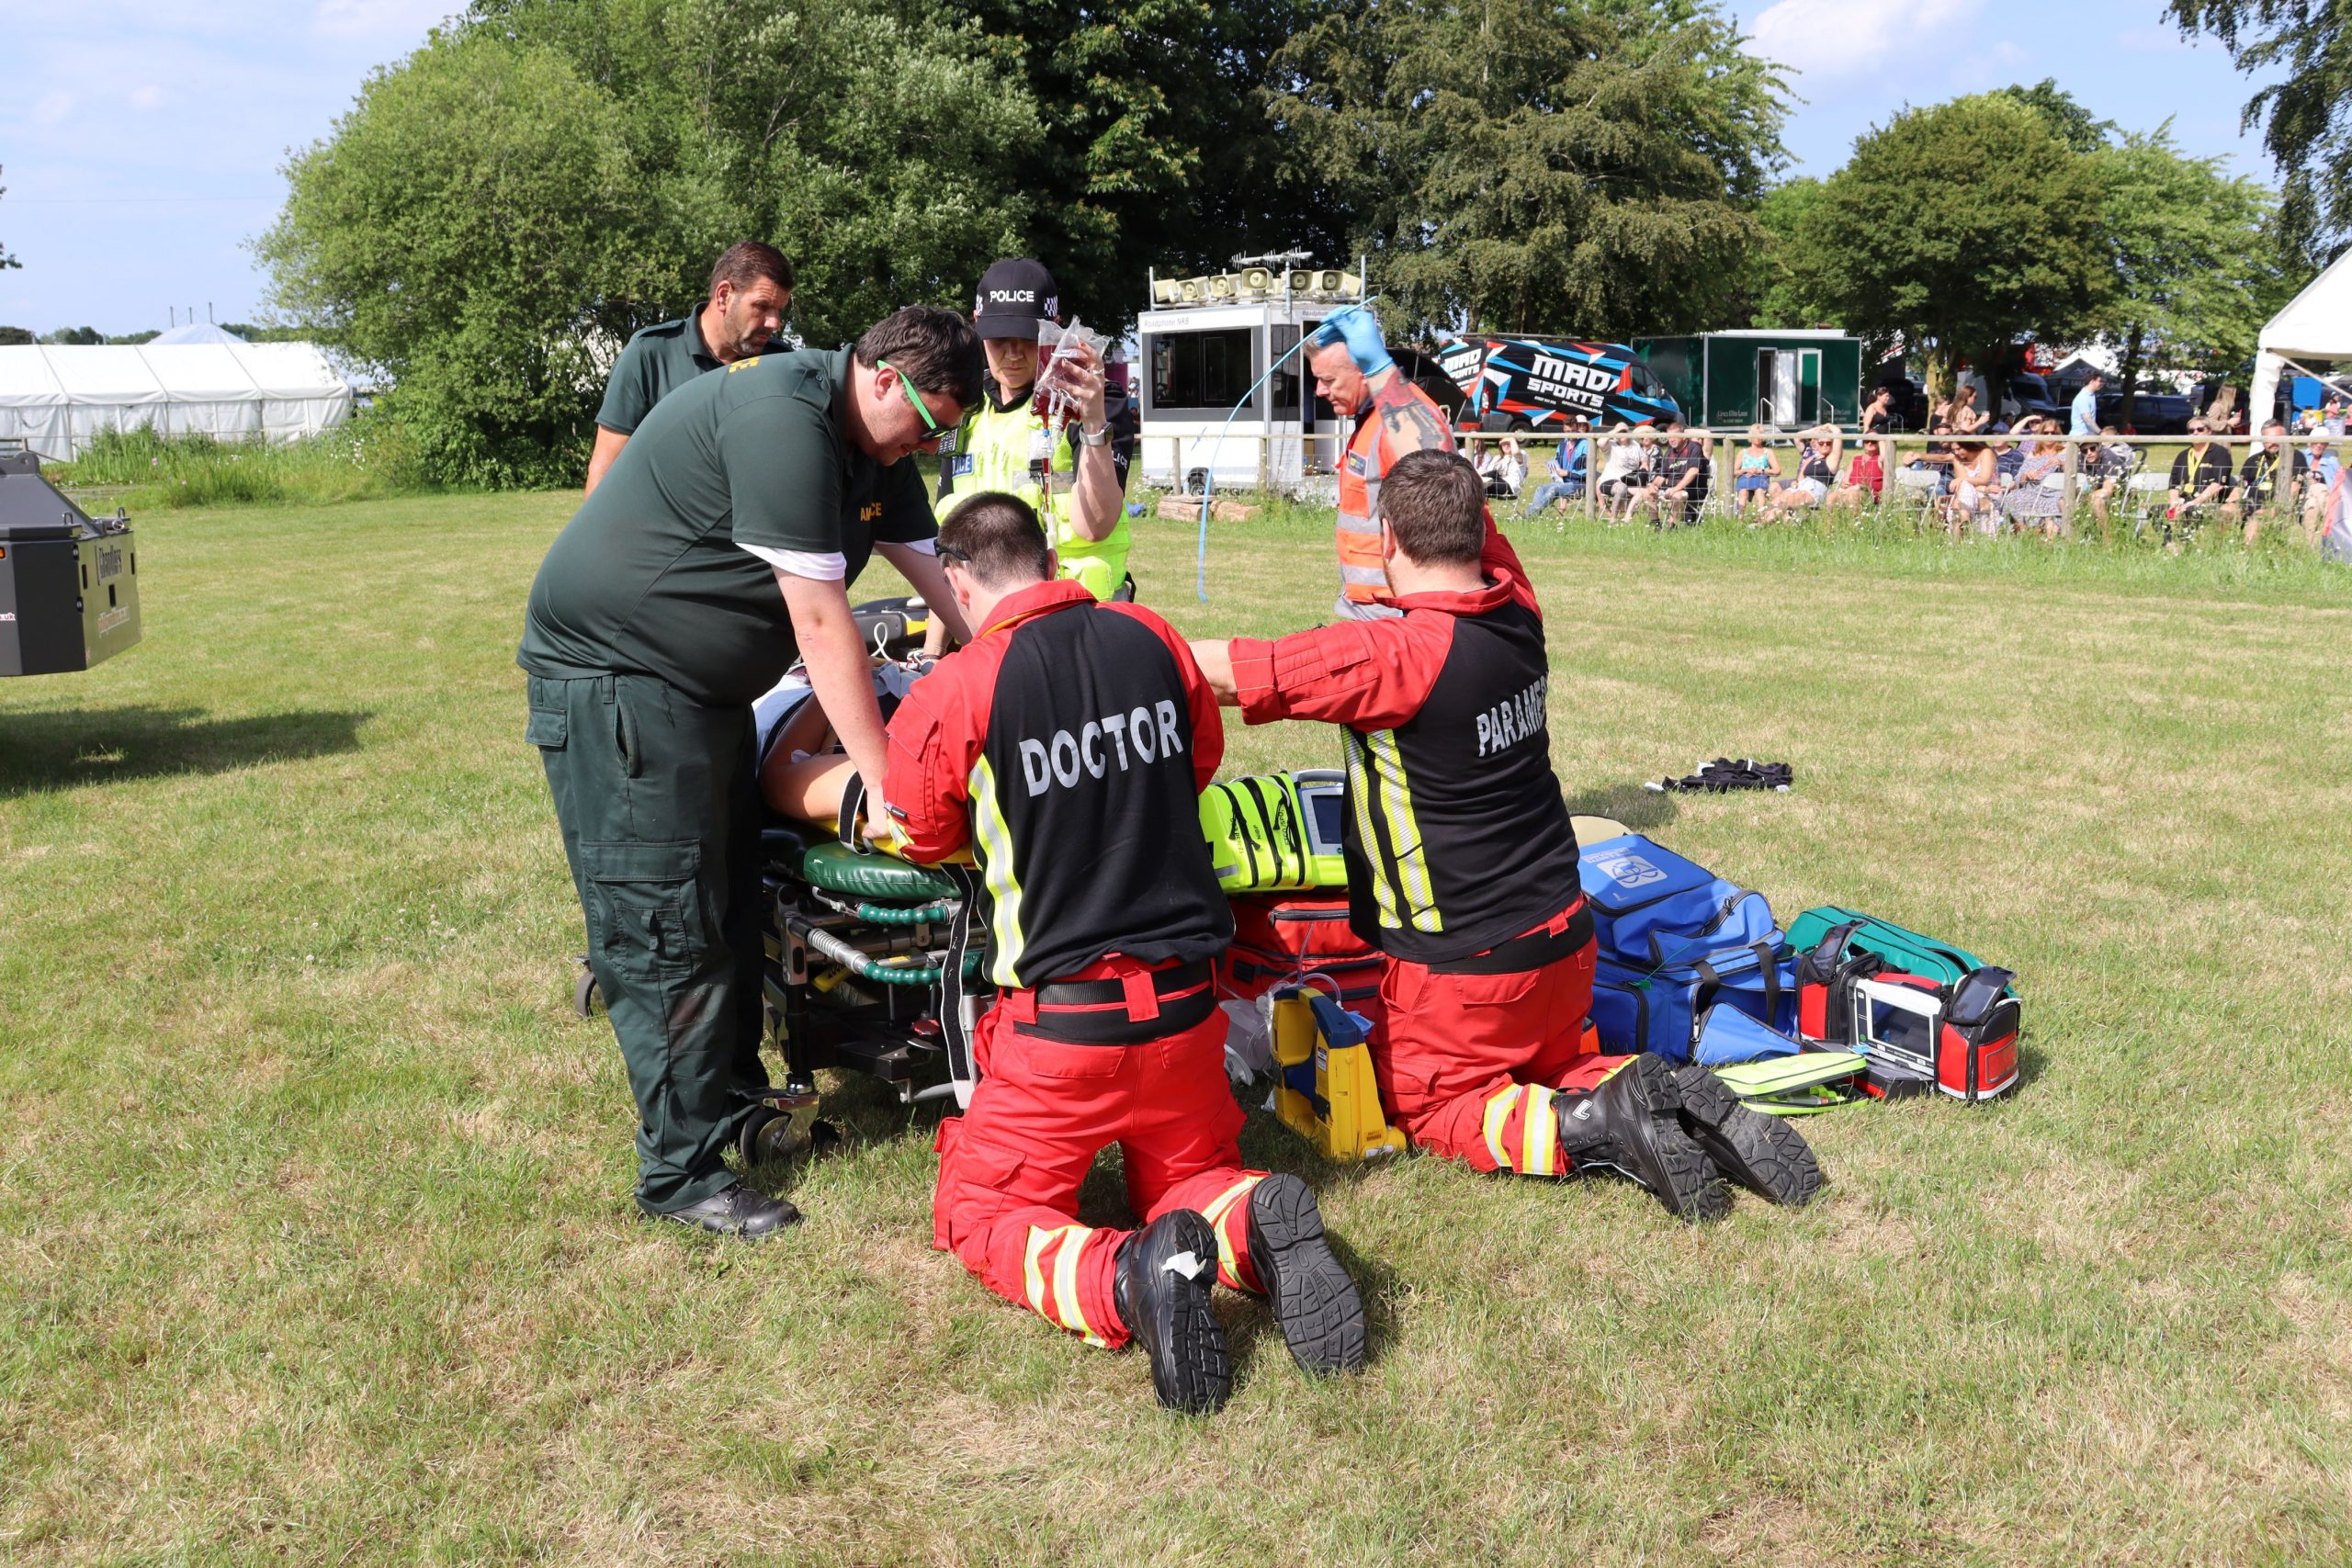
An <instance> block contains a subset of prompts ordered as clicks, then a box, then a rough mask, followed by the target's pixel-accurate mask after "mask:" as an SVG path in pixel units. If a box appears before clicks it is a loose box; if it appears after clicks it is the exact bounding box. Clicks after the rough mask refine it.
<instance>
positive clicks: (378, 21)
mask: <svg viewBox="0 0 2352 1568" xmlns="http://www.w3.org/2000/svg"><path fill="white" fill-rule="evenodd" d="M462 9H464V6H462V5H460V4H458V3H457V0H319V9H318V14H317V16H316V17H313V18H312V20H311V30H312V31H314V32H317V33H319V34H321V35H322V36H324V37H327V38H375V37H383V36H391V37H399V38H409V39H415V40H416V41H417V42H419V43H422V42H423V41H424V32H425V29H426V28H435V27H438V26H440V25H441V24H442V23H443V22H445V21H447V20H448V19H449V17H452V16H455V15H456V14H457V13H458V11H460V10H462Z"/></svg>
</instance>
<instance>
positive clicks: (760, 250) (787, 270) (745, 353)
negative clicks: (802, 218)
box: [585, 240, 792, 495]
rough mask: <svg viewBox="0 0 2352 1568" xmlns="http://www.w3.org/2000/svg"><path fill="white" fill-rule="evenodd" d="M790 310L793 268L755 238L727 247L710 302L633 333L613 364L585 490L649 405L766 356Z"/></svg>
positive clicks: (591, 489) (713, 274)
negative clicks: (723, 369) (710, 373)
mask: <svg viewBox="0 0 2352 1568" xmlns="http://www.w3.org/2000/svg"><path fill="white" fill-rule="evenodd" d="M791 313H792V264H791V263H790V262H788V261H786V260H785V258H784V253H783V252H782V251H779V250H777V249H776V248H775V246H774V245H768V244H763V243H760V242H759V241H757V240H743V241H740V242H738V243H735V244H732V245H729V247H728V248H727V251H726V254H723V255H721V256H720V257H719V258H718V263H717V265H714V266H712V268H711V269H710V297H709V298H708V299H705V300H704V301H703V302H702V303H701V304H699V305H697V306H695V308H694V310H692V311H690V312H689V313H688V314H686V315H684V316H682V317H680V318H679V319H678V320H676V321H662V322H659V323H657V324H656V325H653V326H650V327H648V328H646V329H645V330H644V331H643V332H640V333H638V334H637V335H636V336H635V337H633V338H631V339H629V340H628V347H627V348H624V349H622V350H621V356H620V358H619V359H618V360H616V361H615V362H614V365H613V374H612V378H611V379H610V380H609V381H607V382H606V383H605V402H604V406H603V407H602V408H599V409H598V410H597V411H596V446H595V450H594V451H593V452H591V453H590V454H589V455H588V489H587V491H586V492H585V493H587V494H590V495H594V493H595V492H596V485H597V482H598V481H599V480H601V479H603V478H604V477H605V469H607V468H611V467H612V466H613V459H614V458H616V457H619V456H620V454H621V448H622V447H623V446H627V445H628V438H629V437H630V436H631V435H633V434H636V432H637V427H638V426H639V425H640V424H643V423H645V416H646V414H647V413H648V412H650V410H651V409H652V407H653V405H654V404H655V403H658V402H660V401H661V400H662V399H663V398H665V397H667V396H668V395H669V394H670V393H672V392H673V391H675V390H676V389H678V388H680V387H682V386H684V384H685V383H686V382H688V381H691V380H693V379H694V378H695V377H697V376H699V375H701V374H702V373H703V372H704V371H706V370H716V369H718V367H720V366H722V365H732V364H734V363H735V362H736V361H737V360H739V359H748V358H750V357H751V356H752V355H756V354H763V353H765V352H766V350H767V346H768V343H769V340H771V339H772V338H774V337H775V334H776V333H779V332H782V331H783V330H784V319H785V318H786V316H788V315H790V314H791Z"/></svg>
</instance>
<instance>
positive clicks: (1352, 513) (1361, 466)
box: [1338, 371, 1453, 604]
mask: <svg viewBox="0 0 2352 1568" xmlns="http://www.w3.org/2000/svg"><path fill="white" fill-rule="evenodd" d="M1432 447H1435V448H1438V449H1441V450H1444V451H1451V450H1453V425H1452V424H1451V423H1448V422H1447V420H1446V417H1445V412H1444V411H1443V410H1442V409H1441V408H1439V407H1438V406H1437V404H1435V403H1433V402H1431V401H1430V398H1429V394H1428V393H1426V392H1424V391H1422V390H1421V389H1419V387H1416V386H1414V385H1413V384H1412V383H1411V382H1410V381H1408V380H1407V379H1405V377H1404V373H1403V372H1401V371H1398V372H1395V373H1393V374H1392V375H1391V377H1390V378H1389V381H1388V384H1387V385H1386V386H1385V387H1383V388H1381V389H1380V390H1378V391H1376V392H1374V394H1373V395H1372V402H1371V404H1370V405H1369V406H1368V407H1366V408H1365V409H1364V410H1363V412H1362V413H1360V414H1358V415H1357V416H1356V428H1355V433H1354V434H1351V435H1350V436H1349V437H1348V450H1347V455H1346V456H1345V457H1343V458H1342V459H1341V460H1340V525H1339V530H1338V538H1339V545H1340V596H1341V597H1343V598H1347V599H1352V600H1354V601H1355V602H1356V603H1358V604H1371V603H1373V602H1374V601H1375V600H1379V599H1385V598H1386V597H1387V596H1388V569H1387V568H1386V567H1385V566H1383V565H1382V564H1381V561H1380V481H1381V479H1383V478H1384V477H1385V475H1386V474H1387V472H1388V470H1389V468H1391V467H1393V466H1394V465H1395V463H1396V461H1397V458H1399V457H1403V456H1405V454H1406V453H1408V452H1420V451H1426V450H1428V449H1430V448H1432Z"/></svg>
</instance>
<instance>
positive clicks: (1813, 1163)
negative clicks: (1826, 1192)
mask: <svg viewBox="0 0 2352 1568" xmlns="http://www.w3.org/2000/svg"><path fill="white" fill-rule="evenodd" d="M1675 1087H1676V1088H1677V1089H1679V1091H1680V1095H1681V1100H1682V1112H1683V1117H1684V1119H1685V1120H1686V1121H1687V1122H1689V1124H1690V1129H1691V1136H1692V1137H1693V1138H1695V1139H1696V1140H1697V1141H1698V1144H1699V1146H1700V1147H1701V1148H1702V1149H1703V1150H1704V1151H1705V1152H1706V1156H1707V1157H1708V1158H1709V1159H1711V1160H1713V1162H1714V1165H1715V1168H1716V1169H1718V1170H1720V1171H1722V1172H1723V1173H1724V1176H1725V1177H1727V1178H1729V1179H1731V1180H1734V1181H1736V1182H1738V1183H1739V1184H1740V1185H1741V1186H1742V1187H1745V1188H1747V1190H1749V1191H1750V1192H1753V1193H1755V1194H1757V1195H1758V1197H1761V1198H1767V1199H1770V1201H1773V1202H1775V1203H1784V1204H1786V1205H1788V1206H1789V1207H1790V1208H1792V1209H1801V1208H1803V1207H1804V1205H1805V1204H1807V1203H1810V1202H1812V1201H1814V1200H1815V1198H1818V1197H1819V1196H1821V1190H1822V1189H1823V1188H1824V1187H1826V1186H1827V1185H1828V1184H1829V1179H1828V1178H1827V1177H1826V1176H1824V1175H1822V1173H1821V1164H1820V1162H1819V1161H1818V1160H1816V1159H1815V1158H1814V1157H1813V1149H1812V1147H1811V1146H1810V1145H1807V1144H1806V1143H1805V1141H1804V1134H1802V1133H1800V1132H1798V1131H1797V1130H1796V1129H1795V1128H1794V1127H1792V1126H1791V1125H1789V1124H1788V1123H1787V1122H1784V1121H1782V1120H1781V1118H1779V1117H1777V1116H1766V1115H1764V1114H1762V1113H1760V1112H1758V1111H1750V1110H1749V1109H1748V1108H1747V1106H1745V1105H1742V1104H1741V1103H1740V1102H1739V1097H1738V1096H1737V1095H1736V1094H1734V1093H1733V1092H1732V1091H1731V1087H1730V1086H1729V1085H1728V1084H1726V1083H1724V1081H1723V1080H1722V1079H1721V1078H1719V1077H1715V1075H1714V1074H1713V1073H1711V1072H1709V1071H1707V1070H1706V1069H1705V1068H1704V1067H1685V1068H1683V1069H1681V1070H1680V1071H1679V1072H1678V1073H1676V1074H1675Z"/></svg>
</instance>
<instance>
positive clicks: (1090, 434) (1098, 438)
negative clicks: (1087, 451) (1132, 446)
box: [1078, 424, 1111, 446]
mask: <svg viewBox="0 0 2352 1568" xmlns="http://www.w3.org/2000/svg"><path fill="white" fill-rule="evenodd" d="M1078 444H1079V445H1080V446H1109V445H1111V427H1110V426H1109V425H1108V424H1101V425H1097V426H1095V427H1094V428H1093V429H1092V430H1089V429H1087V428H1086V426H1084V425H1082V424H1081V425H1080V426H1079V427H1078Z"/></svg>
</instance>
